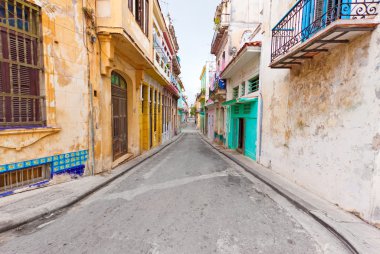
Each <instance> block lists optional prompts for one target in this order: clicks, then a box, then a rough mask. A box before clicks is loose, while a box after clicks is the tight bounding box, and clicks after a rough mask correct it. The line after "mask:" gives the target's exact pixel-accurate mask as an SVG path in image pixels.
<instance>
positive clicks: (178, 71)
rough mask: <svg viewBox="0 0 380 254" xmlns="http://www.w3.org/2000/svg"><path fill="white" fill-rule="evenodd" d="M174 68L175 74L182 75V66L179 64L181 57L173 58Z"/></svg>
mask: <svg viewBox="0 0 380 254" xmlns="http://www.w3.org/2000/svg"><path fill="white" fill-rule="evenodd" d="M172 66H173V72H174V73H175V74H176V75H177V76H178V75H179V74H181V65H180V63H179V57H178V56H173V58H172Z"/></svg>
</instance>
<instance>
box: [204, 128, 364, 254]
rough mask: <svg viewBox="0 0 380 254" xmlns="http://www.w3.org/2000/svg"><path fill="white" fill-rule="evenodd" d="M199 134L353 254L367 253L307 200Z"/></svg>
mask: <svg viewBox="0 0 380 254" xmlns="http://www.w3.org/2000/svg"><path fill="white" fill-rule="evenodd" d="M198 134H199V136H200V137H201V139H202V140H203V141H204V142H206V143H207V144H208V145H210V146H211V147H212V148H213V149H214V150H216V151H217V152H218V153H221V154H223V155H224V156H226V157H227V158H228V159H230V160H232V161H233V162H235V163H236V164H237V165H239V166H240V167H242V168H243V169H244V170H245V171H246V172H248V173H249V174H251V175H253V176H254V177H256V178H257V179H259V180H260V181H262V182H263V183H264V184H266V185H268V186H269V187H270V188H272V189H273V190H274V191H275V192H277V193H278V194H280V195H281V196H282V197H284V198H285V199H287V200H288V201H289V202H290V203H291V204H293V205H294V206H295V207H296V208H297V209H300V210H302V211H303V212H305V213H306V214H308V215H309V216H310V217H312V218H313V219H314V220H315V221H317V222H318V223H319V224H321V225H322V226H323V227H324V228H326V229H327V230H328V231H330V232H331V233H332V234H333V235H334V236H335V237H336V238H338V239H339V240H340V241H341V242H342V243H343V244H344V246H345V247H346V248H347V249H348V250H349V251H350V252H351V253H354V254H359V253H365V252H359V251H358V249H357V248H356V247H355V246H354V245H353V244H352V243H351V242H350V241H349V240H348V239H347V238H346V237H345V236H344V235H343V234H341V233H340V232H338V230H337V229H336V228H334V227H333V226H332V225H330V224H329V223H328V222H326V221H324V220H323V219H322V218H320V217H319V216H317V215H315V214H314V213H313V210H312V209H310V207H313V206H312V205H311V204H310V205H305V202H306V201H305V200H301V199H299V198H298V200H297V197H296V196H294V194H292V193H290V192H288V191H287V190H285V189H284V188H282V187H281V186H279V185H277V184H276V183H275V182H273V181H271V180H270V179H269V178H266V177H265V176H263V175H261V174H260V173H258V172H257V171H256V170H254V169H252V168H251V167H249V166H247V165H246V164H244V163H242V162H241V161H239V160H238V159H236V158H235V157H234V156H232V155H230V154H229V153H227V152H225V151H223V150H221V149H219V148H218V147H216V146H215V145H214V144H212V143H211V142H210V141H209V140H208V139H207V138H205V137H204V136H203V135H202V134H201V133H199V132H198ZM301 201H303V202H301ZM314 211H315V210H314Z"/></svg>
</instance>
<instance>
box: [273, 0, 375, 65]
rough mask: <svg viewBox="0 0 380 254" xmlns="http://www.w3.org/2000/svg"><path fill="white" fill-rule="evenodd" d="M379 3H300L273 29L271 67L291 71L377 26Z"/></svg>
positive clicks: (328, 0) (352, 0) (343, 0)
mask: <svg viewBox="0 0 380 254" xmlns="http://www.w3.org/2000/svg"><path fill="white" fill-rule="evenodd" d="M379 2H380V0H299V1H298V2H297V3H296V4H295V5H294V7H293V8H292V9H290V11H289V12H288V13H287V14H286V16H285V17H284V18H283V19H282V20H280V22H279V23H278V24H277V25H276V26H275V27H274V28H273V29H272V54H271V64H270V67H271V68H292V66H294V65H301V64H302V62H303V61H304V60H307V59H311V58H313V56H315V55H317V54H319V53H321V52H327V51H328V50H330V49H331V48H333V47H334V46H336V45H338V44H342V43H348V42H349V41H350V40H352V39H353V38H355V37H357V36H359V35H361V34H363V33H365V32H367V31H372V30H374V29H375V28H376V26H377V25H378V24H379V19H378V18H377V17H376V16H377V15H378V8H379Z"/></svg>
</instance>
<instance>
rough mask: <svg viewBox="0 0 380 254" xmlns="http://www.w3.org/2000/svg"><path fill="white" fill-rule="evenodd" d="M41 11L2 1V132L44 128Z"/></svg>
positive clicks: (17, 1)
mask: <svg viewBox="0 0 380 254" xmlns="http://www.w3.org/2000/svg"><path fill="white" fill-rule="evenodd" d="M40 29H41V28H40V9H39V7H36V6H34V5H32V4H30V3H28V2H26V1H23V0H0V128H11V127H23V126H43V125H45V124H46V121H45V108H44V107H45V97H44V96H41V95H40V85H41V80H42V79H41V76H42V61H41V57H40V56H41V41H42V38H41V32H40Z"/></svg>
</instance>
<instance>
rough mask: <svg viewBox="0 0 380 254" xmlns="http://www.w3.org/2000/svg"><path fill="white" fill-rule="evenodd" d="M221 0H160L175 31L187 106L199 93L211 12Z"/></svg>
mask: <svg viewBox="0 0 380 254" xmlns="http://www.w3.org/2000/svg"><path fill="white" fill-rule="evenodd" d="M219 3H220V0H190V1H189V0H160V5H161V9H162V12H163V13H164V15H166V14H167V13H168V11H169V13H170V15H171V17H172V20H173V24H174V28H175V31H176V35H177V39H178V44H179V47H180V50H179V52H178V56H179V57H180V58H181V71H182V73H181V75H180V76H181V78H182V81H183V84H184V85H185V89H186V92H185V94H186V95H187V96H188V103H189V106H190V105H192V104H193V103H194V101H195V95H196V94H197V93H198V92H200V89H201V82H200V80H199V77H200V75H201V71H202V68H203V66H204V64H205V63H206V61H207V60H210V59H212V56H211V54H210V49H211V41H212V37H213V36H214V29H213V28H214V21H213V19H214V14H215V10H216V6H217V5H218V4H219Z"/></svg>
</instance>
